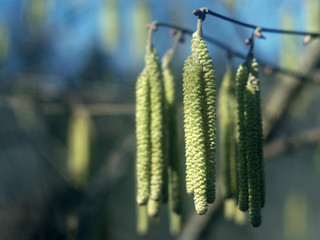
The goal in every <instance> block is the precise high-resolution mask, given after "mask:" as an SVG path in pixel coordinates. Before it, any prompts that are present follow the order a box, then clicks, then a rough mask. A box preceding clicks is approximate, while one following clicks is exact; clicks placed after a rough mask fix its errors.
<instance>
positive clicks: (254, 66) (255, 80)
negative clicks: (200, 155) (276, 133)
mask: <svg viewBox="0 0 320 240" xmlns="http://www.w3.org/2000/svg"><path fill="white" fill-rule="evenodd" d="M250 78H251V79H250V81H251V82H252V84H253V85H254V86H255V96H256V105H257V106H256V109H257V134H258V136H257V144H258V156H259V163H260V178H261V179H260V187H261V207H264V204H265V180H264V162H263V126H262V116H261V97H260V81H259V71H258V62H257V60H256V59H255V58H253V59H252V60H251V68H250Z"/></svg>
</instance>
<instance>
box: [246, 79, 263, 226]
mask: <svg viewBox="0 0 320 240" xmlns="http://www.w3.org/2000/svg"><path fill="white" fill-rule="evenodd" d="M252 81H254V78H251V77H250V79H249V82H248V84H247V86H246V89H245V94H244V96H245V99H244V100H245V128H246V152H247V178H248V194H249V198H248V199H249V218H250V222H251V224H252V226H254V227H258V226H260V224H261V192H260V191H261V188H260V179H261V178H260V159H259V154H258V144H257V140H258V139H257V138H258V132H257V125H258V124H257V104H256V95H255V93H256V88H255V85H254V82H252Z"/></svg>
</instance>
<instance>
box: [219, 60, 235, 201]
mask: <svg viewBox="0 0 320 240" xmlns="http://www.w3.org/2000/svg"><path fill="white" fill-rule="evenodd" d="M235 84H236V82H235V76H234V74H233V72H232V69H231V67H230V66H229V65H228V66H227V71H226V73H225V76H224V78H223V81H222V84H221V89H220V95H219V116H220V148H221V151H220V152H221V165H222V176H223V182H224V188H225V190H224V196H225V198H236V195H237V162H236V151H237V148H236V139H235V132H236V124H237V113H236V107H237V106H236V104H237V103H236V89H235Z"/></svg>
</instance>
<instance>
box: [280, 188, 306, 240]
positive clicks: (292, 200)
mask: <svg viewBox="0 0 320 240" xmlns="http://www.w3.org/2000/svg"><path fill="white" fill-rule="evenodd" d="M309 208H310V207H309V202H308V199H307V198H306V197H305V196H304V195H303V194H299V193H293V194H291V195H289V196H288V197H287V199H286V201H285V205H284V213H283V224H284V239H285V240H307V239H310V226H311V225H310V224H311V223H310V219H311V217H310V210H309Z"/></svg>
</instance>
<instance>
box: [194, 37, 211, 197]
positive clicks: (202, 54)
mask: <svg viewBox="0 0 320 240" xmlns="http://www.w3.org/2000/svg"><path fill="white" fill-rule="evenodd" d="M191 43H192V45H191V49H192V53H193V54H195V55H196V57H197V61H198V63H199V64H200V65H201V68H202V78H203V80H202V81H203V94H204V98H203V103H202V115H203V122H204V131H205V144H206V169H207V173H206V174H207V202H208V203H213V202H214V200H215V198H216V188H215V181H216V180H215V174H216V170H215V152H216V106H215V102H216V100H215V95H216V89H215V71H214V66H213V63H212V59H211V57H210V54H209V51H208V48H207V45H206V43H205V41H204V40H203V39H202V38H201V37H198V35H197V32H195V33H194V34H193V39H192V41H191Z"/></svg>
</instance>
